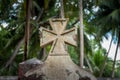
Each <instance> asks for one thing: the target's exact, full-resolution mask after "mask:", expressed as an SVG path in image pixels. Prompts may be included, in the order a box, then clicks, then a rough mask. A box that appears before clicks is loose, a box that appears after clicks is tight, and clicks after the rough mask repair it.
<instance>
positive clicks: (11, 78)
mask: <svg viewBox="0 0 120 80" xmlns="http://www.w3.org/2000/svg"><path fill="white" fill-rule="evenodd" d="M0 80H18V76H0ZM98 80H120V79H118V78H115V79H111V78H98Z"/></svg>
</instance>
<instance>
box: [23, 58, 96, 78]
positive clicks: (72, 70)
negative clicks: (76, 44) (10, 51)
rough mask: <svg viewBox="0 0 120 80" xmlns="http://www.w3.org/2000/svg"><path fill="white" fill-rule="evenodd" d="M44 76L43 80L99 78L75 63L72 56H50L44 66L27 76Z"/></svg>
mask: <svg viewBox="0 0 120 80" xmlns="http://www.w3.org/2000/svg"><path fill="white" fill-rule="evenodd" d="M34 74H35V75H36V76H37V77H40V76H42V79H41V80H83V79H84V78H87V80H97V79H96V78H95V77H94V76H93V75H92V74H91V73H89V72H87V71H85V70H83V69H81V68H80V67H78V66H77V65H76V64H74V63H73V61H72V60H71V58H70V56H48V58H47V60H46V61H45V62H44V64H43V67H42V68H41V67H38V68H34V69H32V70H30V71H28V72H27V73H26V74H25V76H26V77H28V76H30V75H34Z"/></svg>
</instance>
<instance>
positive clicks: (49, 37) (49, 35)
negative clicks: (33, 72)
mask: <svg viewBox="0 0 120 80" xmlns="http://www.w3.org/2000/svg"><path fill="white" fill-rule="evenodd" d="M40 31H41V33H42V36H41V38H40V46H41V47H44V46H46V45H48V44H50V43H52V42H53V41H54V40H55V39H56V33H54V32H53V31H51V30H48V29H45V28H43V27H41V28H40Z"/></svg>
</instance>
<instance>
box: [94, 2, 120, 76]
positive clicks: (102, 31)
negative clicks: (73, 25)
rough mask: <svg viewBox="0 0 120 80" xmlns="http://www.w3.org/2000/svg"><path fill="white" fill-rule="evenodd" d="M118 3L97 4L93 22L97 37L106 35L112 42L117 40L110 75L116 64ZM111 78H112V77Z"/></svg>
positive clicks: (119, 21) (118, 39) (118, 21)
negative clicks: (96, 29) (96, 28)
mask: <svg viewBox="0 0 120 80" xmlns="http://www.w3.org/2000/svg"><path fill="white" fill-rule="evenodd" d="M119 5H120V2H119V0H116V1H114V0H103V1H101V2H100V4H99V10H98V12H97V13H96V15H95V21H96V22H97V25H98V26H99V28H98V35H97V36H99V37H101V38H102V36H105V37H108V33H109V34H111V35H112V37H113V38H114V39H113V40H114V41H116V38H117V48H116V51H115V59H114V63H113V68H112V71H113V72H112V74H113V73H114V66H115V62H116V56H117V51H118V45H119V41H120V38H119V34H120V30H119V28H120V27H119V26H120V25H119V24H120V20H119V17H120V6H119ZM112 77H114V76H113V75H112Z"/></svg>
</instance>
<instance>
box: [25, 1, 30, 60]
mask: <svg viewBox="0 0 120 80" xmlns="http://www.w3.org/2000/svg"><path fill="white" fill-rule="evenodd" d="M30 2H31V0H26V27H25V45H24V60H26V59H27V54H28V44H29V37H30V36H29V35H30Z"/></svg>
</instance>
